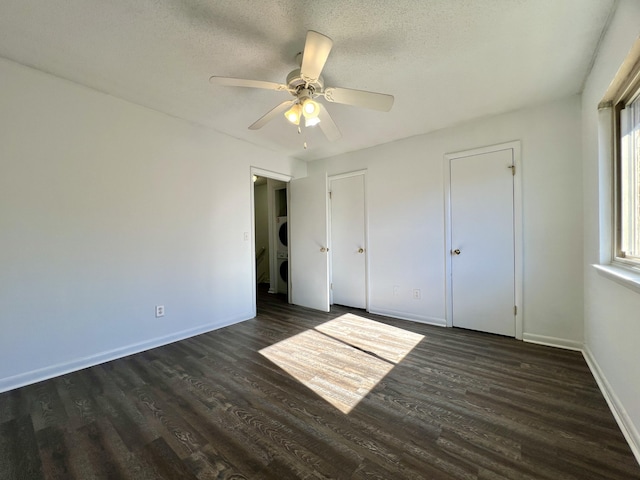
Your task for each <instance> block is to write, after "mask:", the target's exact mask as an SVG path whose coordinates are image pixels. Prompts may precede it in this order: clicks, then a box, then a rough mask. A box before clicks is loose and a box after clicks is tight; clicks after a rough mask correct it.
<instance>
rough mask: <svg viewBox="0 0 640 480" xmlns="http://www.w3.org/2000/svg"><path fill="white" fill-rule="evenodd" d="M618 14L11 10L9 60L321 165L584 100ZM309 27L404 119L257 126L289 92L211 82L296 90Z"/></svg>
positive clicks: (361, 8) (189, 6)
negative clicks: (332, 129)
mask: <svg viewBox="0 0 640 480" xmlns="http://www.w3.org/2000/svg"><path fill="white" fill-rule="evenodd" d="M614 3H615V2H614V0H348V1H347V0H344V1H329V0H327V1H322V0H316V1H308V0H263V1H258V0H255V1H250V0H225V1H219V0H135V1H131V0H109V1H105V0H1V1H0V56H3V57H5V58H8V59H12V60H15V61H17V62H20V63H23V64H25V65H29V66H33V67H35V68H38V69H40V70H43V71H46V72H50V73H53V74H55V75H58V76H60V77H63V78H67V79H69V80H73V81H75V82H78V83H81V84H84V85H87V86H89V87H92V88H95V89H97V90H100V91H102V92H106V93H109V94H111V95H114V96H116V97H120V98H123V99H126V100H129V101H131V102H135V103H138V104H140V105H144V106H147V107H150V108H153V109H155V110H158V111H161V112H165V113H167V114H170V115H173V116H176V117H180V118H183V119H187V120H190V121H193V122H197V123H200V124H204V125H207V126H210V127H212V128H214V129H215V130H218V131H220V132H224V133H226V134H229V135H231V136H233V137H237V138H241V139H244V140H246V141H248V142H251V143H254V144H257V145H261V146H263V147H266V148H269V149H271V150H275V151H278V152H281V153H282V154H284V155H290V156H295V157H297V158H302V159H306V160H312V159H317V158H323V157H327V156H330V155H335V154H338V153H342V152H346V151H351V150H358V149H361V148H366V147H370V146H373V145H377V144H380V143H385V142H389V141H393V140H397V139H400V138H404V137H409V136H412V135H416V134H421V133H426V132H430V131H434V130H437V129H440V128H443V127H447V126H451V125H454V124H457V123H460V122H463V121H466V120H470V119H472V118H477V117H480V116H484V115H490V114H497V113H501V112H505V111H511V110H515V109H518V108H521V107H524V106H527V105H532V104H535V103H539V102H544V101H549V100H551V99H554V98H560V97H563V96H567V95H571V94H575V93H578V92H580V91H581V89H582V84H583V82H584V79H585V76H586V75H587V73H588V71H589V68H590V65H591V62H592V57H593V52H594V50H595V48H596V46H597V44H598V41H599V39H600V36H601V34H602V32H603V29H604V28H605V26H606V22H607V18H608V16H609V14H610V10H611V8H612V5H614ZM307 30H316V31H318V32H321V33H323V34H325V35H327V36H329V37H331V38H332V39H333V41H334V46H333V50H332V52H331V54H330V56H329V59H328V61H327V64H326V66H325V69H324V71H323V76H324V78H325V85H326V86H339V87H347V88H355V89H360V90H370V91H375V92H382V93H389V94H392V95H394V96H395V104H394V107H393V109H392V110H391V112H390V113H382V112H377V111H371V110H363V109H358V108H356V107H351V106H345V105H338V104H328V107H327V109H328V110H329V112H330V113H331V115H332V117H333V119H334V120H335V122H336V124H337V125H338V127H339V128H340V130H341V132H342V135H343V138H342V139H340V140H338V141H336V142H333V143H330V142H328V141H327V140H326V139H325V138H324V137H323V136H322V134H321V132H319V131H318V129H317V128H309V129H303V135H298V133H297V131H296V128H295V127H293V126H292V125H290V124H288V123H287V121H286V120H285V118H284V117H283V116H280V115H279V116H278V118H276V119H275V120H273V121H272V122H271V123H270V124H268V125H267V126H265V127H264V128H262V129H261V130H259V131H251V130H248V129H247V127H248V126H249V125H250V124H251V123H253V122H254V121H255V120H257V119H258V118H259V117H260V116H262V115H263V114H264V113H266V112H267V111H268V110H270V109H271V108H273V107H274V106H275V105H277V104H278V103H280V102H282V101H284V100H286V99H288V98H291V97H290V96H289V94H288V93H286V92H276V91H269V90H256V89H246V88H239V87H222V86H215V85H211V84H210V83H209V81H208V80H209V77H210V76H211V75H221V76H232V77H240V78H249V79H259V80H268V81H274V82H279V83H280V82H281V83H284V82H285V78H286V75H287V74H288V73H289V71H291V70H292V69H294V68H296V66H297V65H296V62H295V55H296V53H297V52H299V51H300V50H302V48H303V46H304V40H305V35H306V31H307ZM0 86H1V84H0ZM305 140H306V141H307V143H308V145H309V148H308V149H307V150H304V149H303V148H302V143H303V141H305Z"/></svg>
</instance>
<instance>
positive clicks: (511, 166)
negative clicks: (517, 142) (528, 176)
mask: <svg viewBox="0 0 640 480" xmlns="http://www.w3.org/2000/svg"><path fill="white" fill-rule="evenodd" d="M507 168H510V169H511V175H514V176H515V174H516V166H515V165H509V166H508V167H507Z"/></svg>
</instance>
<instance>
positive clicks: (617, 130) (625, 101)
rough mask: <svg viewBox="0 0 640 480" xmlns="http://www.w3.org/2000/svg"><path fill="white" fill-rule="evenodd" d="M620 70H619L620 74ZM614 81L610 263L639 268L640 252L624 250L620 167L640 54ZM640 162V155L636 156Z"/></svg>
mask: <svg viewBox="0 0 640 480" xmlns="http://www.w3.org/2000/svg"><path fill="white" fill-rule="evenodd" d="M620 73H621V72H618V74H620ZM614 83H618V85H616V87H617V88H616V89H615V92H614V94H613V95H612V96H611V99H610V100H609V102H608V103H609V105H610V106H611V107H612V113H613V115H612V117H613V118H612V121H613V135H612V137H613V138H612V143H613V159H612V160H613V162H612V163H613V176H612V177H613V212H612V213H613V215H612V220H613V221H612V230H613V231H612V240H613V241H612V243H611V246H612V252H611V263H612V264H614V265H618V266H621V267H626V268H630V269H633V270H634V271H635V270H640V256H627V255H623V252H622V248H621V246H622V235H621V231H622V218H621V210H622V198H621V197H622V195H621V187H620V185H621V181H622V178H621V175H622V174H621V169H622V148H621V147H622V145H621V144H622V136H621V132H622V125H621V112H622V110H624V109H625V108H626V107H627V106H628V105H629V104H630V103H632V102H634V101H636V100H637V99H638V98H640V56H638V57H637V58H636V59H635V62H634V64H633V67H631V68H630V69H628V71H627V72H626V74H625V75H624V77H623V78H622V79H621V78H620V76H619V75H616V78H615V80H614ZM637 161H638V162H639V163H640V159H638V160H637Z"/></svg>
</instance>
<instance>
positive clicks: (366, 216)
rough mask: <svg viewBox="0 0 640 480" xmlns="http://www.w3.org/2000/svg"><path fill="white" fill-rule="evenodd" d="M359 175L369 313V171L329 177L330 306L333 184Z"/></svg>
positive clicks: (366, 305) (331, 302) (331, 291)
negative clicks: (360, 179)
mask: <svg viewBox="0 0 640 480" xmlns="http://www.w3.org/2000/svg"><path fill="white" fill-rule="evenodd" d="M358 175H362V181H363V182H362V183H363V195H364V296H365V299H364V301H365V309H366V311H367V312H368V311H369V285H370V284H371V282H370V281H369V205H368V201H367V199H368V197H367V170H366V169H363V170H354V171H352V172H346V173H340V174H337V175H331V176H329V177H327V180H328V184H329V192H328V195H329V224H328V230H329V232H328V233H329V285H330V288H329V305H333V288H331V285H333V253H332V252H333V251H334V250H333V237H332V236H331V225H332V224H331V220H332V219H331V209H332V207H333V204H332V203H331V195H330V193H331V182H332V181H333V180H340V179H342V178H349V177H356V176H358Z"/></svg>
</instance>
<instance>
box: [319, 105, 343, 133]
mask: <svg viewBox="0 0 640 480" xmlns="http://www.w3.org/2000/svg"><path fill="white" fill-rule="evenodd" d="M319 105H320V113H319V114H318V117H319V118H320V123H319V125H320V130H322V133H324V136H325V137H327V140H329V141H330V142H334V141H336V140H338V139H339V138H340V137H342V134H341V133H340V130H338V126H337V125H336V124H335V122H334V121H333V119H332V118H331V115H329V112H328V111H327V109H326V108H325V106H324V105H322V104H321V103H319Z"/></svg>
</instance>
